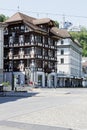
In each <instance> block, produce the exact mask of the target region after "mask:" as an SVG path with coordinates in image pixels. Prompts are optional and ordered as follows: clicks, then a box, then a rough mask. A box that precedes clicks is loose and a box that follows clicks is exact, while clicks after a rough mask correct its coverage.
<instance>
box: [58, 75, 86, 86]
mask: <svg viewBox="0 0 87 130" xmlns="http://www.w3.org/2000/svg"><path fill="white" fill-rule="evenodd" d="M82 80H83V79H82V78H81V77H74V76H67V75H60V74H57V86H58V87H82Z"/></svg>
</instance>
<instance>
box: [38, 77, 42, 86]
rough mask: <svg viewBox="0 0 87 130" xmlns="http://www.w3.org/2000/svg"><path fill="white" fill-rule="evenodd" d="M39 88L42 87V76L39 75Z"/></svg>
mask: <svg viewBox="0 0 87 130" xmlns="http://www.w3.org/2000/svg"><path fill="white" fill-rule="evenodd" d="M38 86H40V87H41V86H42V75H38Z"/></svg>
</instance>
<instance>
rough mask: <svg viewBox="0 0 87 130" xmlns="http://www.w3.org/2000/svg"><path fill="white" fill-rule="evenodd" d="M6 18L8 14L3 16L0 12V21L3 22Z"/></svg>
mask: <svg viewBox="0 0 87 130" xmlns="http://www.w3.org/2000/svg"><path fill="white" fill-rule="evenodd" d="M8 18H9V17H8V16H5V15H4V14H0V22H4V21H5V20H7V19H8Z"/></svg>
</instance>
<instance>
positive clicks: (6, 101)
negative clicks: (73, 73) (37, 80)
mask: <svg viewBox="0 0 87 130" xmlns="http://www.w3.org/2000/svg"><path fill="white" fill-rule="evenodd" d="M29 94H30V96H4V97H3V96H2V97H0V129H1V130H10V129H11V130H29V129H30V130H39V129H40V130H87V89H86V88H58V89H40V88H38V89H34V90H33V91H31V92H29Z"/></svg>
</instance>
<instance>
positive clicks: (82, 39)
mask: <svg viewBox="0 0 87 130" xmlns="http://www.w3.org/2000/svg"><path fill="white" fill-rule="evenodd" d="M70 34H71V36H72V37H73V39H77V40H78V41H79V43H80V45H81V46H82V49H83V51H82V56H85V57H87V29H86V28H85V27H83V28H81V31H80V32H70Z"/></svg>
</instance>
